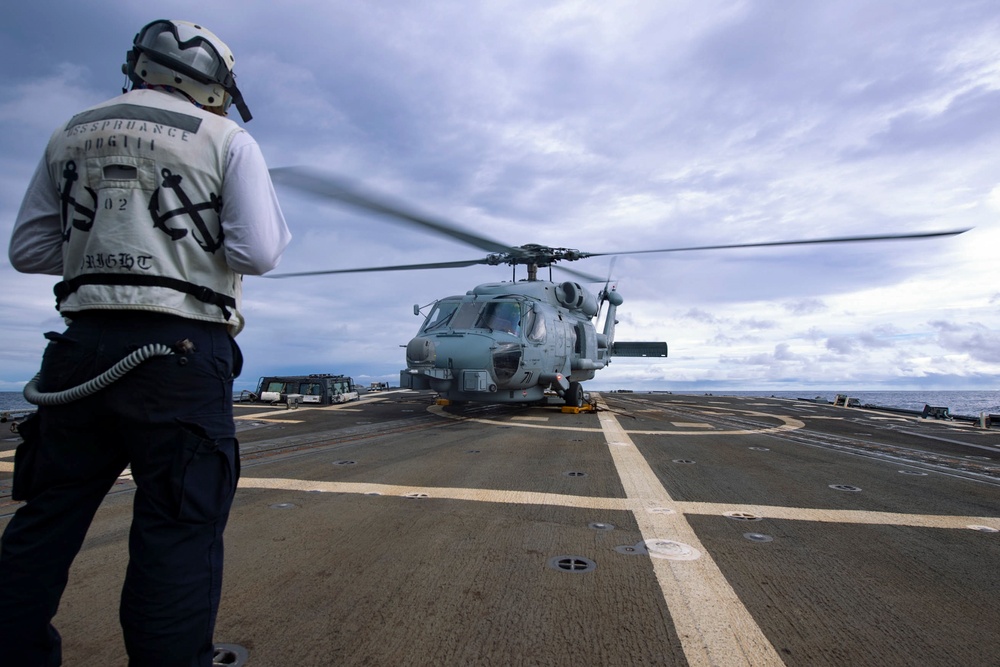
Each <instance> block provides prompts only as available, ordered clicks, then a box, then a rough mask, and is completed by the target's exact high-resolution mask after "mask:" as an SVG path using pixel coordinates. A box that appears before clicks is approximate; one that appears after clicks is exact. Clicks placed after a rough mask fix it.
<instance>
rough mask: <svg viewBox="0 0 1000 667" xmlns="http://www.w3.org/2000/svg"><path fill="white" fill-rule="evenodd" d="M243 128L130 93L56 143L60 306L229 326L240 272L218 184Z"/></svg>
mask: <svg viewBox="0 0 1000 667" xmlns="http://www.w3.org/2000/svg"><path fill="white" fill-rule="evenodd" d="M242 131H243V130H242V129H241V128H240V127H239V126H238V125H237V124H236V123H234V122H233V121H230V120H227V119H226V118H223V117H221V116H217V115H215V114H213V113H211V112H208V111H204V110H202V109H199V108H198V107H196V106H195V105H194V104H192V103H191V102H190V101H188V100H187V99H185V98H182V97H179V96H176V95H174V94H169V93H164V92H161V91H155V90H134V91H132V92H129V93H126V94H125V95H122V96H121V97H117V98H114V99H112V100H109V101H107V102H105V103H103V104H100V105H98V106H96V107H92V108H91V109H88V110H87V111H84V112H82V113H80V114H77V115H76V116H74V117H73V118H72V119H71V120H70V121H69V123H68V124H67V125H66V126H65V127H64V128H63V129H61V130H57V131H56V133H55V134H53V136H52V139H51V140H50V141H49V145H48V149H47V152H46V160H47V163H48V167H49V175H50V177H51V179H52V182H53V183H54V184H56V187H57V188H58V191H59V196H60V199H61V211H60V216H61V220H62V232H63V278H64V280H63V281H62V282H61V283H59V284H58V285H56V289H55V291H56V300H57V302H58V308H59V311H60V312H61V313H63V314H66V315H67V316H70V317H71V316H72V315H71V314H72V313H73V312H77V311H82V310H92V309H127V310H150V311H156V312H161V313H169V314H173V315H179V316H181V317H187V318H192V319H196V320H207V321H211V322H220V323H225V324H227V325H228V326H229V330H230V333H232V335H234V336H235V335H236V334H237V333H238V332H239V331H240V329H242V328H243V317H242V316H241V314H240V312H239V306H240V297H241V292H242V282H241V281H242V276H240V275H239V274H238V273H235V272H234V271H233V270H232V269H230V268H229V267H228V266H227V264H226V253H225V249H224V248H223V232H222V225H221V222H220V218H219V216H220V213H221V211H222V199H221V197H222V179H223V174H224V173H225V168H226V159H227V154H228V150H229V144H230V142H231V140H232V138H233V136H234V135H235V134H236V133H237V132H242Z"/></svg>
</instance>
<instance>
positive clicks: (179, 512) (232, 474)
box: [171, 421, 240, 523]
mask: <svg viewBox="0 0 1000 667" xmlns="http://www.w3.org/2000/svg"><path fill="white" fill-rule="evenodd" d="M181 430H182V432H183V434H184V435H183V439H182V442H181V446H180V448H179V450H178V452H177V457H176V459H175V461H174V471H173V474H172V476H171V477H172V486H173V492H174V501H175V507H176V517H177V520H178V521H182V522H185V523H210V522H212V521H215V520H216V519H218V518H220V517H224V516H225V515H226V514H228V512H229V508H230V506H231V505H232V502H233V494H235V493H236V483H237V482H238V481H239V477H240V456H239V442H238V441H237V440H236V438H235V437H232V436H228V437H212V434H211V433H209V432H207V431H206V429H205V427H204V426H202V425H199V424H195V423H189V422H184V421H182V422H181Z"/></svg>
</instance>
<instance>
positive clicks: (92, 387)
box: [24, 343, 174, 405]
mask: <svg viewBox="0 0 1000 667" xmlns="http://www.w3.org/2000/svg"><path fill="white" fill-rule="evenodd" d="M171 354H174V350H173V348H171V347H170V346H169V345H163V344H160V343H150V344H149V345H145V346H143V347H141V348H139V349H138V350H136V351H135V352H133V353H132V354H130V355H128V356H127V357H125V358H124V359H122V360H121V361H119V362H118V363H117V364H115V365H114V366H112V367H111V368H109V369H108V370H106V371H104V372H103V373H101V374H100V375H98V376H97V377H95V378H94V379H93V380H88V381H87V382H84V383H83V384H81V385H78V386H76V387H72V388H70V389H65V390H63V391H55V392H48V393H46V392H41V391H38V381H39V379H40V378H41V376H42V374H41V373H37V374H36V375H35V377H33V378H31V381H30V382H28V384H26V385H25V386H24V398H25V400H26V401H28V402H29V403H31V404H32V405H65V404H67V403H72V402H73V401H78V400H80V399H81V398H85V397H87V396H90V395H91V394H96V393H97V392H99V391H100V390H101V389H104V388H105V387H107V386H108V385H110V384H111V383H112V382H116V381H117V380H120V379H121V377H122V376H123V375H125V374H126V373H128V372H129V371H130V370H132V369H133V368H135V367H136V366H138V365H139V364H141V363H142V362H144V361H147V360H149V359H152V358H153V357H166V356H169V355H171Z"/></svg>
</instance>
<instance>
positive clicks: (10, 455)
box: [0, 449, 14, 460]
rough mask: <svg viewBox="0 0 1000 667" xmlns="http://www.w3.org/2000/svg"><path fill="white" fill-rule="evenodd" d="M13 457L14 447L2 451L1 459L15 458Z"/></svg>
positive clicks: (0, 453)
mask: <svg viewBox="0 0 1000 667" xmlns="http://www.w3.org/2000/svg"><path fill="white" fill-rule="evenodd" d="M13 458H14V450H13V449H12V450H10V451H9V452H0V459H11V460H13Z"/></svg>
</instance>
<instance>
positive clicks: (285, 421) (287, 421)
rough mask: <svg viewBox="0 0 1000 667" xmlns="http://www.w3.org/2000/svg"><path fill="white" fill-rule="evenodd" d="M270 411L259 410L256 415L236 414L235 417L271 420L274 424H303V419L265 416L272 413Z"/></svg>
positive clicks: (258, 420)
mask: <svg viewBox="0 0 1000 667" xmlns="http://www.w3.org/2000/svg"><path fill="white" fill-rule="evenodd" d="M270 414H271V413H270V412H258V413H257V414H254V415H234V416H233V419H246V420H250V421H255V422H270V423H273V424H301V423H302V420H301V419H276V418H274V417H264V416H263V415H270Z"/></svg>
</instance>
